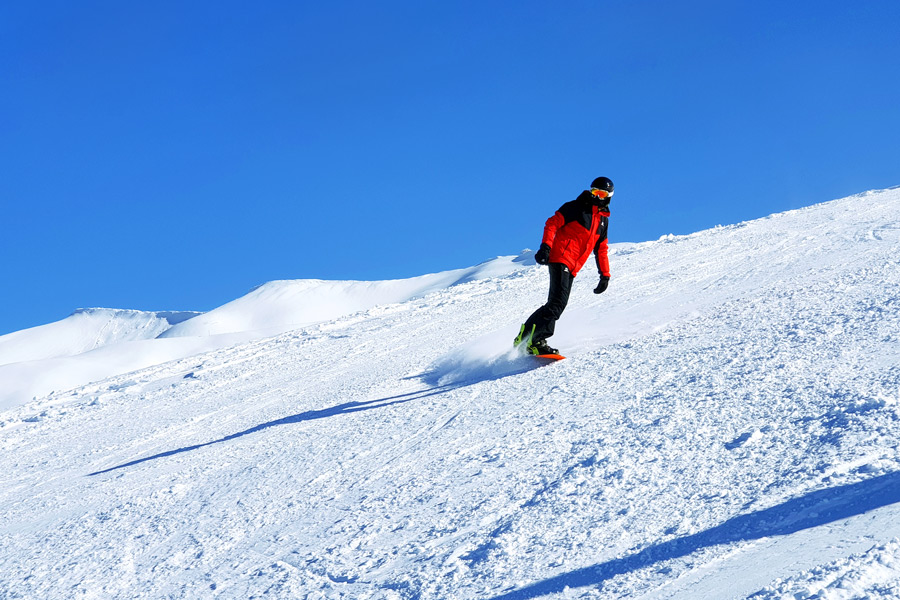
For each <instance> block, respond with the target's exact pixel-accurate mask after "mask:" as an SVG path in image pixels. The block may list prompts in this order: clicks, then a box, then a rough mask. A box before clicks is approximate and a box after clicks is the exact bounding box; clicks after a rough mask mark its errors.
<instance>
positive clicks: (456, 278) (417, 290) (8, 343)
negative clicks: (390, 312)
mask: <svg viewBox="0 0 900 600" xmlns="http://www.w3.org/2000/svg"><path fill="white" fill-rule="evenodd" d="M533 264H534V258H533V253H532V252H531V251H524V252H522V253H521V254H519V255H518V256H500V257H497V258H495V259H492V260H489V261H487V262H484V263H482V264H480V265H477V266H475V267H470V268H467V269H457V270H453V271H447V272H444V273H435V274H431V275H423V276H420V277H413V278H410V279H398V280H391V281H321V280H297V281H271V282H269V283H266V284H264V285H261V286H259V287H258V288H256V289H255V290H253V291H251V292H250V293H249V294H247V295H246V296H243V297H241V298H238V299H237V300H234V301H232V302H229V303H227V304H225V305H223V306H221V307H219V308H216V309H214V310H212V311H210V312H208V313H204V314H201V313H197V312H143V311H135V310H114V309H101V308H94V309H80V310H77V311H75V313H74V314H72V315H71V316H69V317H68V318H66V319H63V320H62V321H57V322H56V323H50V324H49V325H42V326H40V327H34V328H31V329H26V330H23V331H17V332H14V333H10V334H7V335H4V336H0V410H4V409H9V408H12V407H14V406H18V405H20V404H22V403H24V402H27V401H29V400H31V399H32V398H35V397H39V396H45V395H47V394H50V393H52V392H54V391H60V390H69V389H73V388H76V387H78V386H81V385H84V384H87V383H90V382H92V381H99V380H102V379H106V378H107V377H112V376H115V375H121V374H123V373H128V372H130V371H136V370H139V369H144V368H147V367H150V366H153V365H157V364H161V363H164V362H168V361H171V360H176V359H180V358H184V357H187V356H192V355H195V354H200V353H203V352H210V351H212V350H216V349H219V348H226V347H229V346H233V345H235V344H239V343H245V342H248V341H250V340H256V339H261V338H266V337H271V336H273V335H275V334H278V333H282V332H284V331H289V330H291V329H296V328H297V327H299V326H301V325H309V324H312V323H316V322H319V321H326V320H330V319H336V318H338V317H341V316H344V315H347V314H351V313H354V312H359V311H361V310H366V309H369V308H372V307H374V306H377V305H380V304H391V303H396V302H405V301H408V300H410V299H412V298H417V297H420V296H423V295H425V294H428V293H431V292H433V291H435V290H439V289H443V288H445V287H450V286H453V285H458V284H461V283H466V282H468V281H476V280H478V279H483V278H486V277H497V276H500V275H504V274H508V273H512V272H514V271H516V270H518V269H521V268H524V267H525V266H527V265H533Z"/></svg>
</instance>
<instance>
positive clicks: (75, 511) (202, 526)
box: [0, 189, 900, 599]
mask: <svg viewBox="0 0 900 600" xmlns="http://www.w3.org/2000/svg"><path fill="white" fill-rule="evenodd" d="M898 209H900V190H897V189H894V190H885V191H880V192H869V193H866V194H860V195H858V196H854V197H851V198H845V199H841V200H836V201H832V202H828V203H825V204H821V205H816V206H813V207H809V208H806V209H800V210H796V211H790V212H788V213H781V214H778V215H773V216H771V217H768V218H766V219H760V220H757V221H751V222H747V223H742V224H739V225H734V226H726V227H721V228H716V229H713V230H708V231H703V232H698V233H696V234H692V235H688V236H680V237H671V238H669V237H666V238H664V239H661V240H658V241H654V242H645V243H640V244H629V245H622V246H617V247H615V249H614V252H613V253H612V256H611V263H612V269H613V279H612V282H611V286H610V289H609V291H608V292H607V293H606V294H603V295H601V296H595V295H594V294H592V293H591V289H592V288H593V284H594V281H593V279H592V278H591V273H590V270H589V269H588V270H586V271H585V273H584V275H583V276H579V278H578V280H577V281H576V284H575V289H574V291H573V295H572V299H571V302H570V308H569V309H568V310H567V312H566V314H565V315H564V317H563V319H562V320H561V322H560V324H559V326H558V334H557V336H556V337H555V338H554V341H555V342H556V344H557V345H558V346H559V347H560V348H562V349H563V350H565V351H566V353H567V354H568V355H569V359H568V360H566V361H563V362H560V363H557V364H553V365H550V366H546V367H537V366H536V365H535V364H534V363H533V362H531V359H529V358H527V357H518V356H516V355H515V354H514V353H510V352H509V351H508V348H509V345H510V341H511V339H512V337H513V336H514V335H515V332H516V330H517V328H518V324H519V323H520V322H521V321H522V320H523V319H524V317H526V316H527V315H528V314H529V313H530V312H531V311H532V310H533V309H534V308H535V307H536V306H538V305H539V304H540V303H541V302H542V301H543V300H544V298H545V296H546V272H545V270H544V269H543V268H541V267H537V266H526V267H524V268H519V269H515V270H512V271H511V272H508V273H505V274H500V275H496V276H490V277H486V278H482V279H475V280H472V281H468V282H465V283H460V284H458V285H454V286H452V287H443V288H439V289H435V290H433V291H431V292H430V293H427V294H425V295H421V296H418V297H416V298H413V299H410V300H407V301H405V302H396V303H391V304H383V305H379V306H373V307H371V308H368V309H365V310H361V311H357V312H353V313H352V314H345V315H343V316H340V317H337V318H334V319H331V320H325V321H323V322H319V323H316V324H310V325H306V326H302V327H299V328H297V329H294V330H290V331H286V332H284V333H282V334H280V335H276V336H274V337H270V338H265V339H254V340H252V341H248V342H244V343H236V344H235V345H232V346H230V347H220V348H218V349H215V350H213V351H211V352H207V353H204V354H200V355H195V356H189V357H185V358H181V359H179V360H173V361H169V362H164V363H160V364H156V365H155V366H152V367H150V368H146V369H143V370H140V371H136V372H132V373H128V374H123V375H118V376H115V377H111V378H109V379H105V380H103V381H99V382H96V383H92V384H88V385H85V386H83V387H80V388H78V389H74V390H70V391H66V392H59V393H55V394H52V395H49V396H45V397H42V398H38V399H37V400H35V401H33V402H29V403H27V404H24V405H22V406H19V407H17V408H13V409H11V410H7V411H5V412H3V413H0V422H2V426H0V448H2V453H0V461H2V463H0V473H3V476H2V481H3V484H2V486H0V507H2V508H0V598H2V597H10V598H18V597H41V598H69V597H76V598H77V597H134V598H160V597H166V598H197V597H216V598H250V597H268V598H304V597H309V598H317V597H318V598H544V597H547V598H564V597H565V598H580V597H584V598H622V597H634V598H645V599H649V598H731V597H739V598H743V597H750V596H753V597H756V598H802V597H813V595H814V594H818V597H822V598H846V597H870V598H891V597H897V595H898V594H900V572H898V570H897V567H896V565H897V564H898V562H900V551H898V543H897V541H896V538H900V506H898V501H900V441H898V440H900V366H898V365H900V343H898V342H900V339H898V335H900V334H898V332H900V310H898V309H900V293H898V291H897V290H898V289H900V288H898V284H900V261H898V259H897V257H898V256H900V253H898V252H900V216H898V215H900V211H898ZM612 231H613V232H614V231H615V230H614V222H613V229H612ZM189 322H190V321H186V322H185V323H189ZM157 341H159V342H163V343H168V342H171V341H173V340H171V339H168V340H157ZM141 343H142V342H141ZM119 347H120V351H121V349H122V348H123V347H125V348H127V345H126V346H121V345H119Z"/></svg>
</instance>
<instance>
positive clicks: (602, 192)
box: [591, 188, 614, 198]
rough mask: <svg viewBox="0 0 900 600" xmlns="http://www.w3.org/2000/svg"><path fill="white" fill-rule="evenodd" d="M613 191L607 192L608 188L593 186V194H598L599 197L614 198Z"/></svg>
mask: <svg viewBox="0 0 900 600" xmlns="http://www.w3.org/2000/svg"><path fill="white" fill-rule="evenodd" d="M613 193H614V192H607V191H606V190H600V189H597V188H591V194H593V195H594V196H597V197H598V198H612V195H613Z"/></svg>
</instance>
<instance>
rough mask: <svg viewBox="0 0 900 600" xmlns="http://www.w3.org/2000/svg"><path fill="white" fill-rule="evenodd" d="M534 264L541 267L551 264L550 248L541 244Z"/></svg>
mask: <svg viewBox="0 0 900 600" xmlns="http://www.w3.org/2000/svg"><path fill="white" fill-rule="evenodd" d="M534 262H536V263H537V264H539V265H546V264H547V263H548V262H550V246H548V245H547V244H541V247H540V249H539V250H538V251H537V252H535V253H534Z"/></svg>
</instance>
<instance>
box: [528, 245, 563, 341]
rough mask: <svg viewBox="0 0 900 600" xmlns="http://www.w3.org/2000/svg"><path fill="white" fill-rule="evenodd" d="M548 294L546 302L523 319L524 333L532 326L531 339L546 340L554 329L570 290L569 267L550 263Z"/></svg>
mask: <svg viewBox="0 0 900 600" xmlns="http://www.w3.org/2000/svg"><path fill="white" fill-rule="evenodd" d="M549 266H550V294H549V295H548V297H547V304H545V305H543V306H542V307H540V308H539V309H537V310H536V311H534V313H533V314H532V315H531V316H530V317H528V320H527V321H525V331H526V333H527V332H529V331H531V327H532V326H534V327H535V329H534V337H533V338H532V340H533V341H535V342H538V341H540V340H546V339H547V338H548V337H550V336H551V335H553V332H554V331H555V330H556V321H557V320H559V318H560V317H561V316H562V314H563V311H564V310H565V309H566V304H568V303H569V292H571V291H572V281H574V280H575V277H573V276H572V274H571V273H570V272H569V267H567V266H566V265H564V264H561V263H550V265H549Z"/></svg>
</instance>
